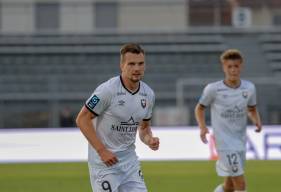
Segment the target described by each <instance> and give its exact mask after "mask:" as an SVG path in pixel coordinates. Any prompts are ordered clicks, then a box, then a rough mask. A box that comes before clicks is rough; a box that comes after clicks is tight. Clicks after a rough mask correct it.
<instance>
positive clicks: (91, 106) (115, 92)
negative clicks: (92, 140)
mask: <svg viewBox="0 0 281 192" xmlns="http://www.w3.org/2000/svg"><path fill="white" fill-rule="evenodd" d="M154 99H155V96H154V92H153V91H152V89H151V88H150V87H149V86H148V85H147V84H145V83H144V82H142V81H141V82H140V86H139V88H138V90H137V91H136V92H134V93H132V92H130V91H129V90H128V89H126V87H125V86H124V84H123V82H122V79H121V76H117V77H113V78H111V79H109V80H108V81H106V82H104V83H103V84H101V85H100V86H98V87H97V88H96V90H95V91H94V93H93V94H92V96H91V97H90V98H89V99H88V100H87V101H86V104H85V106H86V107H87V108H88V110H90V111H91V112H92V113H94V114H95V115H96V116H97V117H96V118H95V119H94V121H93V123H94V127H95V129H96V133H97V136H98V137H99V139H100V140H101V142H102V143H103V144H104V145H105V147H106V148H107V149H108V150H110V151H112V152H113V153H114V154H115V155H116V156H117V158H118V160H119V162H118V163H117V164H118V165H124V164H126V163H127V162H128V161H133V160H135V159H137V156H136V153H135V139H136V132H137V128H138V126H139V124H140V122H141V121H143V120H150V118H151V116H152V108H153V105H154ZM89 163H90V164H91V165H92V166H95V167H106V165H105V164H104V163H103V162H102V161H101V159H100V157H99V155H98V154H97V152H96V150H95V149H94V148H93V147H92V146H91V145H89ZM117 164H116V165H117Z"/></svg>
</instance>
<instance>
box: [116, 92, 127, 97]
mask: <svg viewBox="0 0 281 192" xmlns="http://www.w3.org/2000/svg"><path fill="white" fill-rule="evenodd" d="M121 95H126V92H117V96H121Z"/></svg>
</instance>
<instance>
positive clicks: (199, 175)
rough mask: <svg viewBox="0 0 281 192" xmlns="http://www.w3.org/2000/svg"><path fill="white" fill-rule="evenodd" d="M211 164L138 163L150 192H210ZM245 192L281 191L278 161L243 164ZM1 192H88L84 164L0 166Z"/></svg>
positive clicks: (215, 180) (216, 180) (212, 184)
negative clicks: (140, 164) (245, 182)
mask: <svg viewBox="0 0 281 192" xmlns="http://www.w3.org/2000/svg"><path fill="white" fill-rule="evenodd" d="M214 167H215V162H214V161H163V162H158V161H155V162H142V170H143V174H144V178H145V182H146V184H147V187H148V191H150V192H188V191H190V192H212V191H213V189H214V188H215V186H216V185H217V184H219V183H220V182H221V181H222V179H221V178H219V177H217V176H216V173H215V168H214ZM246 178H247V184H248V185H247V186H248V191H249V192H265V191H266V192H279V191H281V180H280V178H281V161H247V164H246ZM0 191H1V192H50V191H52V192H91V188H90V182H89V178H88V168H87V164H86V163H41V164H40V163H39V164H33V163H31V164H29V163H28V164H0Z"/></svg>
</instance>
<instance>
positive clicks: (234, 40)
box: [0, 30, 281, 127]
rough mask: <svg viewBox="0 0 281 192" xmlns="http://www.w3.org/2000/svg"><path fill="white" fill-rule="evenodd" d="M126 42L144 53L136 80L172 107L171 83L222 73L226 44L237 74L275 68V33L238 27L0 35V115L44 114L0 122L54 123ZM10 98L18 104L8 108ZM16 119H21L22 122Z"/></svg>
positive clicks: (111, 68)
mask: <svg viewBox="0 0 281 192" xmlns="http://www.w3.org/2000/svg"><path fill="white" fill-rule="evenodd" d="M127 42H138V43H140V44H142V45H143V47H144V48H145V50H146V52H147V58H146V59H147V61H146V62H147V71H146V74H145V79H144V80H145V81H146V82H147V83H148V84H149V85H150V86H151V87H152V88H153V89H154V90H155V93H156V96H157V103H156V105H158V106H165V105H175V104H176V91H177V90H176V83H177V81H178V80H179V79H184V78H197V79H198V78H199V79H200V78H205V77H208V78H218V79H220V78H222V73H221V68H220V65H219V55H220V53H221V52H222V51H223V50H225V49H226V48H238V49H240V50H241V51H242V52H243V54H244V55H245V56H246V65H245V76H250V77H265V76H271V75H272V74H275V71H276V70H277V69H276V66H275V65H277V64H278V66H279V65H280V64H279V63H278V62H280V56H279V55H278V53H279V52H280V50H281V49H280V47H281V46H280V45H281V44H280V45H279V44H278V42H279V43H281V36H280V35H276V34H275V35H274V36H272V34H268V35H265V34H264V33H260V32H252V33H249V32H248V33H244V32H243V30H242V31H239V32H237V31H236V32H220V31H205V30H201V31H200V30H199V31H196V32H177V33H175V32H174V33H161V32H158V33H139V34H136V33H127V34H126V33H122V34H119V33H112V34H92V35H59V34H37V35H35V34H34V35H1V36H0V63H1V65H0V85H1V89H0V99H1V103H0V105H1V106H2V107H3V108H10V111H9V114H4V115H6V116H7V115H10V116H13V115H11V114H17V113H26V110H25V109H27V108H28V109H29V111H30V113H29V115H26V116H27V117H28V118H29V117H30V114H32V115H31V116H33V117H35V116H36V114H37V116H40V117H42V116H43V117H44V118H43V119H44V120H41V121H40V122H39V120H38V123H34V124H30V121H28V120H26V119H25V116H23V117H21V118H23V119H18V120H14V119H10V120H9V118H6V117H4V116H3V117H2V120H1V119H0V125H1V127H17V126H18V125H21V127H22V126H26V127H33V126H36V127H48V126H49V127H57V126H59V125H58V122H59V119H58V118H59V115H58V114H59V112H60V108H62V107H63V106H65V105H67V106H68V107H69V106H70V109H71V110H72V111H73V112H74V113H76V112H77V111H78V110H79V109H80V107H81V104H83V102H84V101H85V99H86V98H87V97H88V96H89V95H90V94H91V92H92V91H93V90H94V89H95V87H96V86H97V85H98V84H100V83H101V82H103V81H105V80H107V79H108V78H110V77H112V76H115V75H118V74H119V53H118V51H119V49H120V46H121V45H122V44H123V43H127ZM267 63H269V64H270V65H271V66H272V70H270V69H269V68H268V66H267ZM274 66H275V67H274ZM253 69H254V70H253ZM279 69H280V67H279ZM202 86H203V85H200V89H192V90H193V91H195V93H193V96H192V98H191V99H190V98H189V99H188V100H187V101H186V102H187V105H189V106H190V110H192V109H193V106H194V105H195V103H196V101H197V99H198V97H199V96H200V92H201V87H202ZM263 86H264V85H263ZM266 87H267V89H269V90H267V92H272V90H274V89H276V87H274V86H268V85H266ZM197 88H198V87H197ZM259 88H260V86H259ZM278 90H279V91H280V88H279V89H278ZM278 90H277V91H278ZM185 91H186V92H187V93H188V92H190V89H189V88H188V87H187V88H186V90H185ZM278 94H279V92H278ZM278 94H275V95H276V96H278ZM186 95H188V94H186ZM195 95H197V96H195ZM267 97H269V95H268V94H261V100H262V101H263V103H265V105H264V106H265V107H263V108H262V109H261V110H262V113H263V114H265V117H264V121H265V123H269V122H270V121H271V120H270V113H268V110H269V109H268V108H269V106H276V102H274V100H271V101H269V100H268V99H266V98H267ZM270 98H273V97H270ZM274 98H275V97H274ZM15 102H16V103H17V106H21V107H18V108H15V109H13V105H14V103H15ZM42 103H49V104H48V105H46V107H45V108H44V107H43V111H42V109H41V108H40V107H39V106H41V105H42ZM33 109H34V110H33ZM1 113H4V112H3V111H1ZM46 114H47V115H46ZM191 114H192V113H191ZM46 116H47V117H46ZM51 117H52V118H51ZM36 118H38V119H40V118H39V117H36ZM46 118H47V120H46ZM3 119H5V120H3ZM191 119H193V118H192V117H191ZM16 121H19V122H18V123H16ZM23 122H27V123H26V124H23V125H22V123H23ZM46 122H47V124H46ZM190 123H191V124H193V123H194V121H193V120H192V121H191V122H190Z"/></svg>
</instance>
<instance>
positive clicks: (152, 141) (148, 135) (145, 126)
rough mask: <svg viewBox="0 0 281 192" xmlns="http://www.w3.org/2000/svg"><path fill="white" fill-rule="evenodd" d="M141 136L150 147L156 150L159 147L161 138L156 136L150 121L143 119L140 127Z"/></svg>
mask: <svg viewBox="0 0 281 192" xmlns="http://www.w3.org/2000/svg"><path fill="white" fill-rule="evenodd" d="M139 137H140V139H141V141H142V142H143V143H144V144H146V145H147V146H149V148H150V149H152V150H154V151H156V150H158V148H159V144H160V142H159V138H158V137H154V136H153V134H152V131H151V127H150V121H142V122H141V125H140V127H139Z"/></svg>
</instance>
